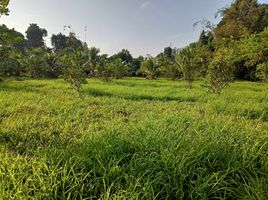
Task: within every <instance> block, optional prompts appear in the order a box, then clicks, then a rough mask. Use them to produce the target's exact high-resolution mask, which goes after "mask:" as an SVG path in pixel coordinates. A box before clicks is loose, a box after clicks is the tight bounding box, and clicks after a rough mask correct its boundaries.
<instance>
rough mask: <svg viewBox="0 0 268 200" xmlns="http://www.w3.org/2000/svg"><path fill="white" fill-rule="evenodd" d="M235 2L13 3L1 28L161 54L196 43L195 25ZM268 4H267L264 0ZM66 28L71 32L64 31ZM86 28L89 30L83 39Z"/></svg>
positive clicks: (115, 49) (73, 0)
mask: <svg viewBox="0 0 268 200" xmlns="http://www.w3.org/2000/svg"><path fill="white" fill-rule="evenodd" d="M231 2H232V0H45V1H43V0H11V1H10V5H9V9H10V15H9V16H3V17H1V18H0V24H6V25H7V26H8V27H9V28H15V29H16V30H17V31H19V32H21V33H25V31H26V29H27V27H28V26H29V24H30V23H37V24H38V25H39V26H40V27H41V28H45V29H46V30H47V31H48V37H47V38H46V43H47V45H48V46H51V42H50V38H51V35H52V34H58V33H60V32H61V33H64V34H68V33H69V32H70V31H74V32H75V33H76V34H77V36H78V38H79V39H80V40H82V41H86V42H87V43H88V45H89V46H95V47H97V48H100V50H101V53H107V54H109V55H112V54H114V53H117V52H119V51H120V50H122V49H128V50H129V51H130V52H131V53H132V55H134V56H139V55H143V56H145V55H147V54H151V55H153V56H154V55H157V54H158V53H160V52H161V51H163V49H164V48H165V47H167V46H171V47H172V48H173V47H177V48H182V47H184V46H186V45H187V44H189V43H191V42H194V41H196V40H198V38H199V35H200V31H201V27H200V26H199V27H196V28H194V27H193V24H194V23H195V22H197V21H200V20H203V19H207V20H210V21H212V22H213V23H218V22H219V20H220V18H216V19H215V13H216V12H217V10H218V9H220V8H222V7H225V6H227V5H230V3H231ZM260 2H262V3H268V0H262V1H260ZM64 25H68V26H69V25H70V26H71V28H70V29H69V28H66V29H65V30H64ZM85 26H86V27H87V31H86V34H85Z"/></svg>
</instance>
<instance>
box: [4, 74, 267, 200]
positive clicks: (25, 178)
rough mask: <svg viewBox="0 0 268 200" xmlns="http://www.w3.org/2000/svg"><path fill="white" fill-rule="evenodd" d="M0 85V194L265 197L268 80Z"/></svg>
mask: <svg viewBox="0 0 268 200" xmlns="http://www.w3.org/2000/svg"><path fill="white" fill-rule="evenodd" d="M200 85H201V81H198V82H196V83H195V84H194V88H193V89H192V90H189V89H187V88H186V83H185V82H182V81H176V82H173V81H168V80H164V79H159V80H154V81H148V80H144V79H125V80H114V81H112V82H109V83H104V82H102V81H100V80H97V79H91V80H89V83H88V84H87V85H86V86H85V87H84V89H83V96H84V98H83V99H80V98H79V97H78V95H77V94H76V92H75V91H73V90H72V89H70V87H69V86H68V85H67V84H66V83H65V82H64V81H63V80H24V81H15V80H9V81H5V82H1V83H0V199H8V200H9V199H249V200H252V199H268V189H267V188H268V85H267V84H263V83H250V82H236V83H234V84H232V85H231V87H230V88H228V89H227V90H226V91H225V92H223V94H222V96H220V97H218V96H217V95H213V94H209V93H207V91H206V90H205V89H204V88H202V87H201V86H200Z"/></svg>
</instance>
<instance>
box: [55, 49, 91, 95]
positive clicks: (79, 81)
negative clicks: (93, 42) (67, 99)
mask: <svg viewBox="0 0 268 200" xmlns="http://www.w3.org/2000/svg"><path fill="white" fill-rule="evenodd" d="M86 62H87V56H86V55H85V54H84V52H82V51H78V50H74V51H73V53H71V54H65V55H63V56H62V57H61V58H60V63H61V66H62V68H63V78H64V80H65V81H66V82H67V83H69V84H70V85H71V87H72V88H73V89H74V90H76V91H77V92H78V93H79V96H80V97H82V96H81V89H82V86H83V85H84V84H86V83H87V80H86V73H85V69H84V67H85V63H86Z"/></svg>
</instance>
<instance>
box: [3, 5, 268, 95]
mask: <svg viewBox="0 0 268 200" xmlns="http://www.w3.org/2000/svg"><path fill="white" fill-rule="evenodd" d="M8 3H9V0H3V1H2V3H1V5H0V15H7V14H8V9H7V5H8ZM217 15H220V16H221V21H220V22H219V23H218V24H217V25H214V24H212V23H211V22H209V21H206V20H203V21H201V22H199V24H201V25H202V28H203V31H202V32H201V34H200V38H199V40H198V41H197V42H194V43H192V44H189V45H188V46H186V47H184V48H182V49H176V48H171V47H166V48H165V49H164V51H163V52H161V53H160V54H159V55H157V56H155V57H153V56H150V55H148V56H146V57H143V56H139V57H137V58H134V57H133V56H132V55H131V53H130V52H129V51H128V50H127V49H123V50H122V51H121V52H119V53H116V54H114V55H112V56H108V55H107V54H100V50H99V49H98V48H96V47H88V45H87V44H86V43H84V42H82V41H81V40H79V39H78V37H77V36H76V34H75V33H74V32H70V33H69V35H64V34H62V33H58V34H53V35H52V37H51V45H52V47H51V48H49V47H47V46H46V44H45V42H44V38H45V37H46V36H47V30H46V29H44V28H41V27H39V26H38V25H37V24H30V26H29V27H28V29H27V30H26V32H25V37H24V35H23V34H22V33H19V32H17V31H16V30H15V29H9V28H8V27H7V26H5V25H4V24H3V25H1V26H0V58H1V60H0V77H1V78H2V79H4V78H6V77H10V76H28V77H32V78H59V77H62V78H64V79H65V80H66V81H68V82H69V83H70V84H71V85H72V86H73V87H74V88H76V90H78V91H79V90H80V89H81V85H82V84H83V83H85V82H86V78H88V77H100V78H102V79H103V80H104V81H109V80H110V79H111V78H116V79H119V78H123V77H124V76H144V77H146V78H147V79H156V78H158V77H168V78H170V79H172V80H177V79H184V80H186V81H187V82H188V86H189V88H191V87H192V83H193V82H194V80H196V79H197V78H200V77H204V78H206V80H207V81H206V83H205V84H204V85H203V86H204V87H206V88H208V89H209V90H210V91H212V92H214V93H218V94H220V92H221V91H222V90H223V89H224V88H225V87H226V86H228V84H229V83H230V82H232V81H233V80H236V79H239V80H249V81H268V51H267V49H268V4H261V3H258V2H257V0H235V1H233V3H232V4H231V5H230V6H228V7H225V8H222V9H220V10H218V12H217ZM197 24H198V23H197Z"/></svg>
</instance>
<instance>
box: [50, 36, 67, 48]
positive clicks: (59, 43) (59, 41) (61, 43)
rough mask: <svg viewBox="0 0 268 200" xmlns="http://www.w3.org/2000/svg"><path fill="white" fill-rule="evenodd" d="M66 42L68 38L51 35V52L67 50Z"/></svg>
mask: <svg viewBox="0 0 268 200" xmlns="http://www.w3.org/2000/svg"><path fill="white" fill-rule="evenodd" d="M67 40H68V37H67V36H65V35H63V34H62V33H59V34H57V35H55V34H53V35H52V37H51V44H52V47H53V50H54V51H56V52H59V51H62V50H63V49H65V48H67Z"/></svg>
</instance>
